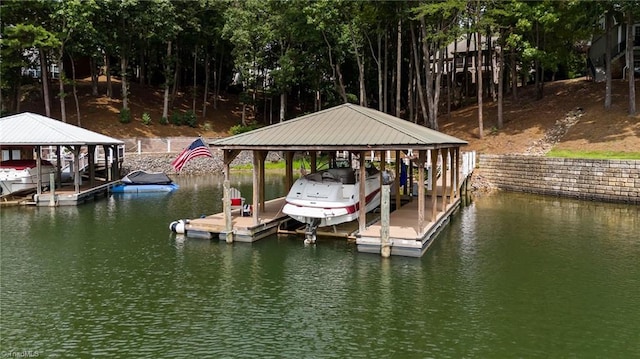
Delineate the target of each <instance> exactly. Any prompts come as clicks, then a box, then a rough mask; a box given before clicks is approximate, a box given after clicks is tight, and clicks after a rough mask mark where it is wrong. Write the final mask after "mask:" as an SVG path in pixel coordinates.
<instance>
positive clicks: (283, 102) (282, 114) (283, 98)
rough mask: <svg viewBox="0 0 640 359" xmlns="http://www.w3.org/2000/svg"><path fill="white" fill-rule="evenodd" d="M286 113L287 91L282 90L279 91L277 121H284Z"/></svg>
mask: <svg viewBox="0 0 640 359" xmlns="http://www.w3.org/2000/svg"><path fill="white" fill-rule="evenodd" d="M286 115H287V92H286V91H282V92H281V93H280V115H279V116H278V119H279V121H280V122H284V120H285V116H286Z"/></svg>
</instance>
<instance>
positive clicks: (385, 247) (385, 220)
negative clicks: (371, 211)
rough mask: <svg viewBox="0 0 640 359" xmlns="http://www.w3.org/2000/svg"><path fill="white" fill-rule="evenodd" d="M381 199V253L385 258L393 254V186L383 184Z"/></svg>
mask: <svg viewBox="0 0 640 359" xmlns="http://www.w3.org/2000/svg"><path fill="white" fill-rule="evenodd" d="M381 190H382V196H381V199H380V224H381V226H380V255H381V256H382V257H384V258H389V257H390V256H391V243H390V241H389V217H390V213H391V203H390V197H391V195H390V193H391V186H390V185H388V184H385V185H382V188H381Z"/></svg>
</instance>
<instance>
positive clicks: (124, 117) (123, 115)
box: [120, 108, 131, 123]
mask: <svg viewBox="0 0 640 359" xmlns="http://www.w3.org/2000/svg"><path fill="white" fill-rule="evenodd" d="M129 122H131V110H130V109H128V108H123V109H121V110H120V123H129Z"/></svg>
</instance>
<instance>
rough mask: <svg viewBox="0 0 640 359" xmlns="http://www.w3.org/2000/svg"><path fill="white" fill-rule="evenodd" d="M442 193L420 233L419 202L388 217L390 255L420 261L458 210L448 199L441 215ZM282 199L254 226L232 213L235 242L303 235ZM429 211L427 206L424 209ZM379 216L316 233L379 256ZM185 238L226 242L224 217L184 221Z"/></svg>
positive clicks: (410, 200)
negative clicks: (285, 211) (362, 225)
mask: <svg viewBox="0 0 640 359" xmlns="http://www.w3.org/2000/svg"><path fill="white" fill-rule="evenodd" d="M441 192H442V191H440V194H439V195H438V197H437V200H436V206H437V208H438V210H437V211H436V216H435V220H433V221H428V222H425V225H424V228H423V230H422V231H420V230H419V228H418V226H417V223H418V202H419V201H418V200H417V198H416V197H409V196H404V197H403V200H402V201H401V202H402V206H401V207H400V208H398V209H395V210H393V211H392V212H391V213H390V226H389V239H390V245H391V255H399V256H407V257H420V256H422V255H423V254H424V252H425V251H426V250H427V249H428V248H429V246H430V245H431V244H432V243H433V241H434V239H435V237H436V236H437V235H438V234H439V233H440V230H441V229H442V228H443V226H444V225H446V224H447V223H448V221H449V219H450V218H451V216H452V215H453V213H454V212H455V211H456V210H457V209H458V208H459V206H460V203H461V199H460V196H455V197H454V198H451V197H449V196H447V197H446V198H447V205H446V208H445V209H444V211H440V210H439V209H441V208H443V201H444V197H443V196H442V193H441ZM425 200H426V201H427V202H428V203H431V197H430V196H426V198H425ZM284 204H285V198H284V197H281V198H276V199H273V200H270V201H267V202H265V206H264V209H263V210H261V211H260V217H259V223H258V224H254V221H253V218H252V217H250V216H247V217H244V216H242V213H241V211H240V210H239V209H235V210H233V211H232V212H231V215H232V221H231V222H232V226H233V230H232V231H233V238H234V241H238V242H248V243H250V242H254V241H257V240H259V239H262V238H264V237H267V236H270V235H272V234H285V235H287V234H288V235H300V236H301V239H302V238H303V235H304V224H302V223H299V222H297V221H295V220H293V219H291V218H290V217H288V216H287V215H285V214H284V213H282V208H283V207H284ZM427 207H428V206H427ZM432 215H433V212H432V209H431V208H427V209H426V210H425V218H432V217H433V216H432ZM380 217H381V215H380V212H379V211H374V212H370V213H367V217H366V220H367V223H366V226H365V230H364V231H360V230H359V223H358V221H357V220H356V221H352V222H347V223H341V224H339V225H336V226H331V227H320V228H318V230H317V236H318V238H320V239H322V238H325V239H326V238H334V239H335V238H339V239H345V240H347V241H351V242H355V244H356V246H357V249H358V251H359V252H364V253H380V251H381V245H382V244H381V243H382V239H381V229H382V223H381V218H380ZM185 230H186V233H185V235H186V236H187V237H195V238H207V239H216V238H217V239H219V240H225V239H226V238H227V231H226V229H225V218H224V213H223V212H221V213H216V214H213V215H209V216H206V217H203V218H196V219H189V220H186V225H185Z"/></svg>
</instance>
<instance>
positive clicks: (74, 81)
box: [69, 54, 82, 126]
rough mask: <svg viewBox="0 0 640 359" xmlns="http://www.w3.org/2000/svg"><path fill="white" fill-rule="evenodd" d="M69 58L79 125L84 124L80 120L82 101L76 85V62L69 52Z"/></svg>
mask: <svg viewBox="0 0 640 359" xmlns="http://www.w3.org/2000/svg"><path fill="white" fill-rule="evenodd" d="M69 59H70V60H71V80H72V81H71V85H72V86H73V100H74V101H75V103H76V118H77V119H78V126H82V121H81V120H80V102H79V101H78V88H77V86H76V64H75V61H73V57H72V56H71V54H69Z"/></svg>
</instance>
